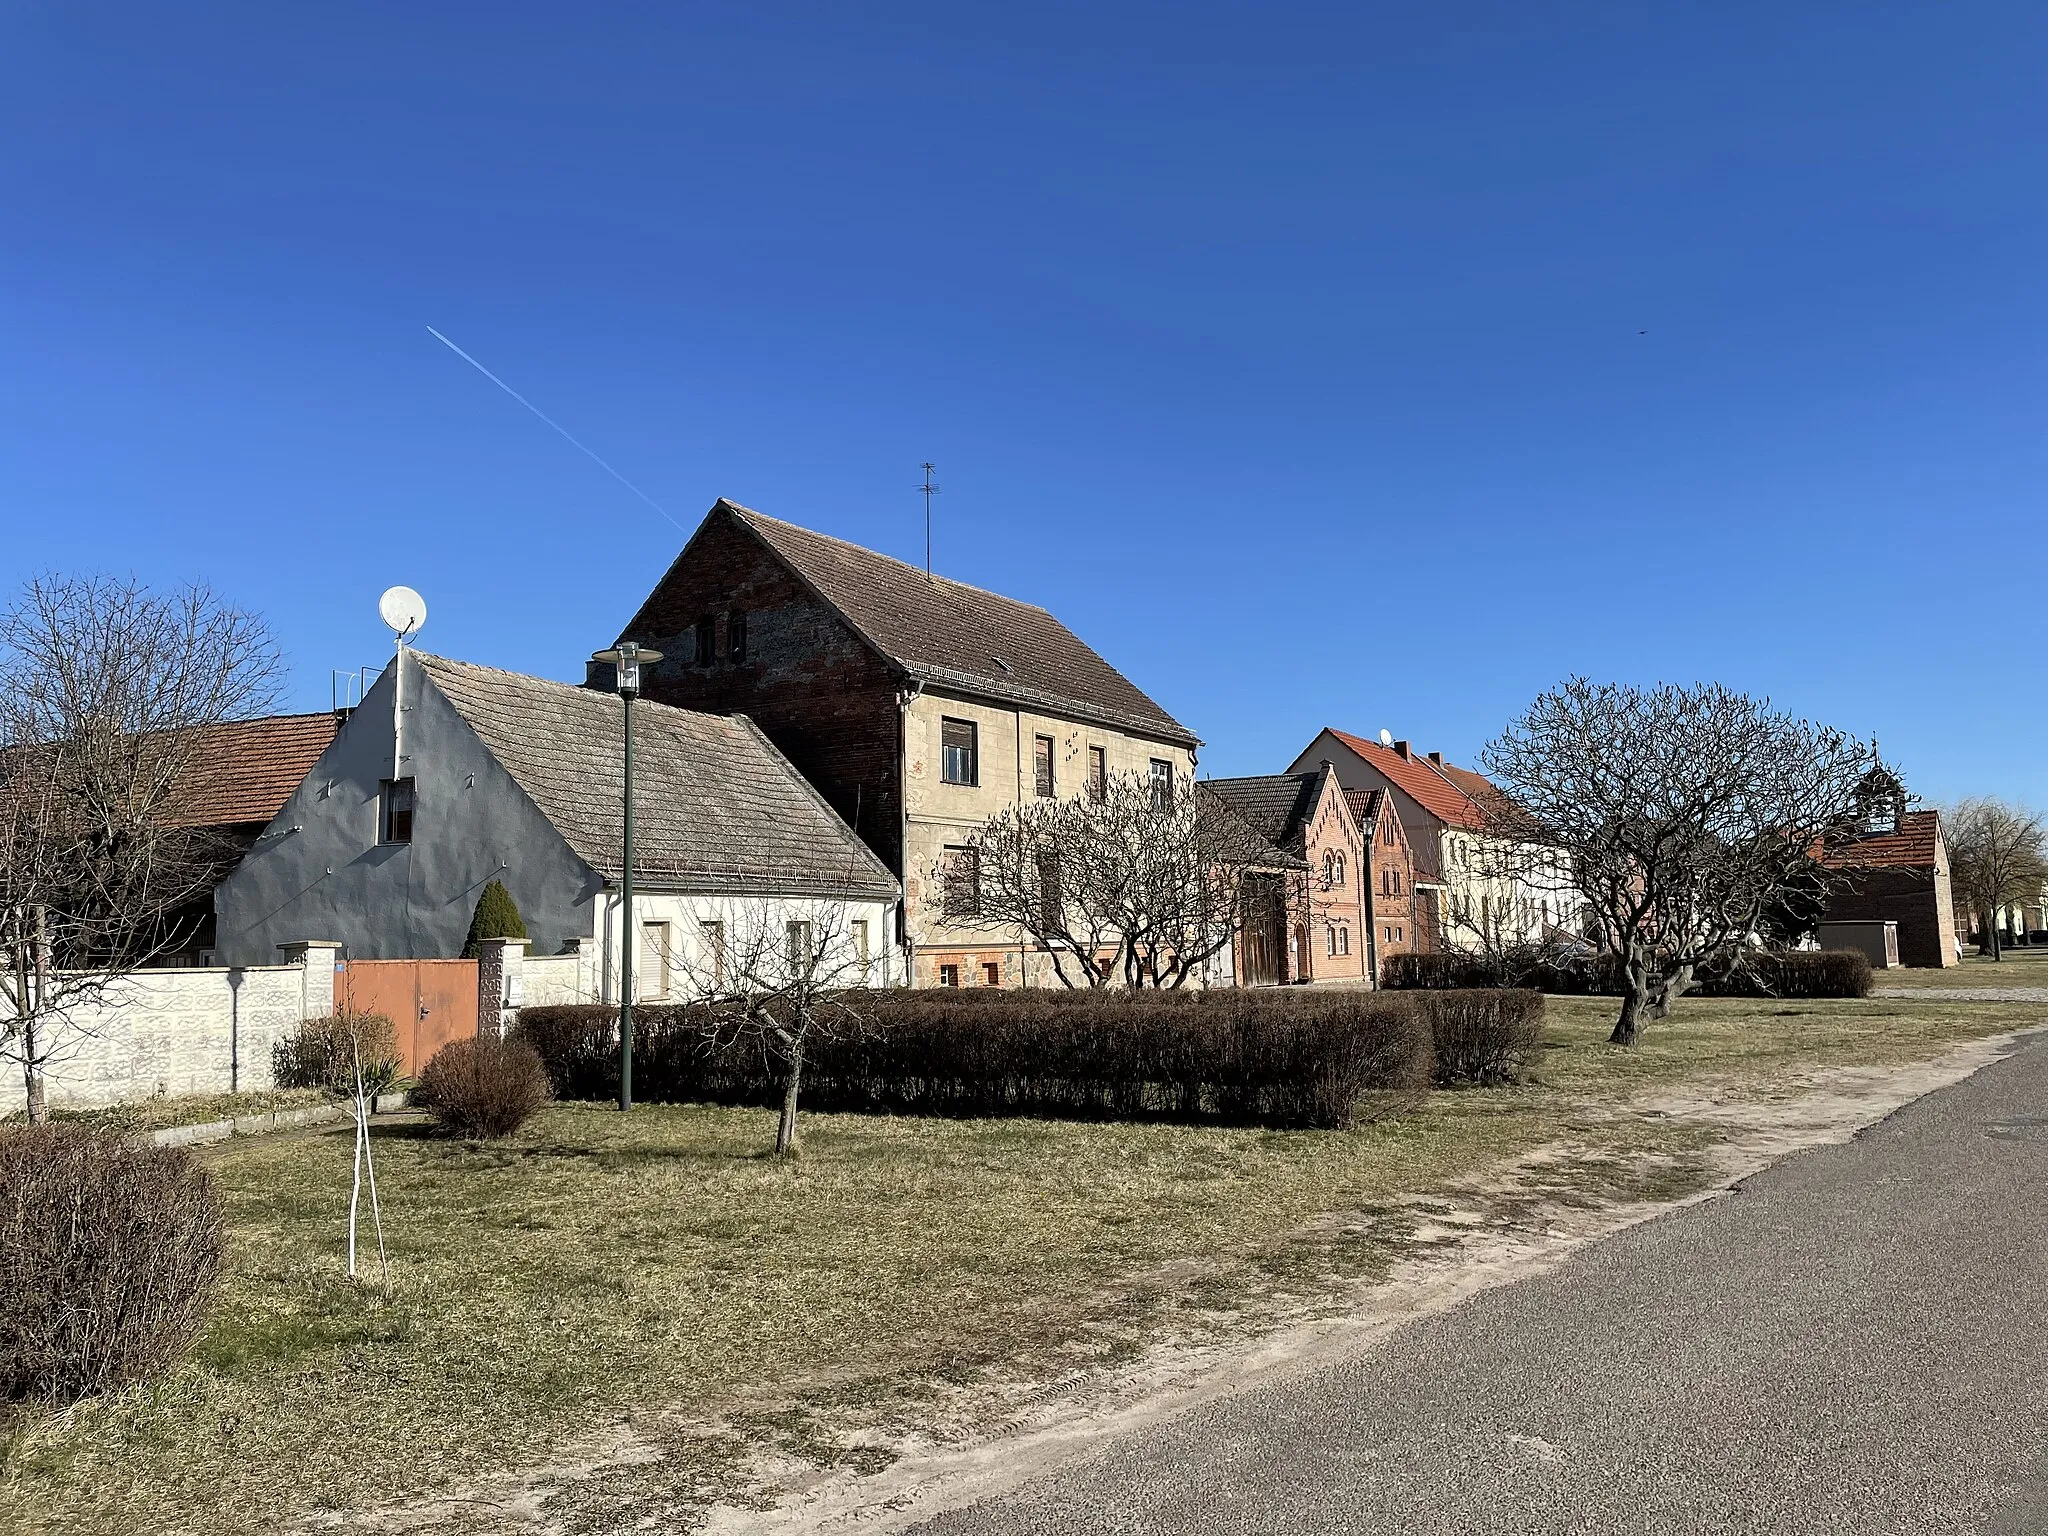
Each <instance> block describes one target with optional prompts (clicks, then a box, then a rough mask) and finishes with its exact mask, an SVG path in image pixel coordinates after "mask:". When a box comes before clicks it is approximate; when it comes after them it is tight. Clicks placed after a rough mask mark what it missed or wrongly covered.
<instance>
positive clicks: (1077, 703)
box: [712, 500, 1198, 747]
mask: <svg viewBox="0 0 2048 1536" xmlns="http://www.w3.org/2000/svg"><path fill="white" fill-rule="evenodd" d="M721 512H724V513H726V514H727V515H730V516H732V517H734V518H736V519H738V521H739V522H740V523H741V524H742V525H743V526H745V527H747V528H749V529H751V530H752V531H753V532H754V533H755V534H756V535H758V536H759V537H760V539H761V540H762V542H764V543H765V544H767V545H768V547H769V548H770V549H772V550H774V551H775V553H776V554H778V555H780V556H781V557H782V559H783V560H784V561H785V562H786V563H787V564H788V565H789V566H790V568H791V569H793V570H794V571H795V572H796V573H797V575H799V576H801V577H802V578H803V579H804V580H805V581H806V582H808V583H809V584H810V585H811V586H812V587H813V588H814V589H815V590H816V591H817V593H818V595H819V596H821V597H822V598H824V599H825V601H826V602H828V603H830V604H831V605H832V606H833V607H834V608H836V609H837V610H838V611H839V613H840V614H841V615H842V616H843V617H844V618H845V619H846V621H847V622H848V623H849V624H851V625H852V626H853V627H854V628H855V629H856V630H858V631H859V632H860V633H861V634H862V635H864V636H865V637H866V638H867V640H868V642H869V643H870V644H872V645H873V646H874V647H875V649H876V650H878V651H880V652H881V653H882V654H883V655H885V656H887V657H889V658H890V660H892V661H894V662H895V663H896V665H898V666H899V667H901V668H902V669H903V670H904V671H905V672H908V673H909V674H910V675H911V676H912V677H913V678H915V679H919V680H922V681H925V682H928V683H930V684H932V685H933V686H935V687H940V688H956V689H959V690H961V691H962V692H965V693H971V694H981V695H985V696H988V697H992V698H998V699H1003V700H1006V701H1008V702H1011V703H1018V704H1024V705H1027V706H1039V707H1043V708H1045V709H1048V710H1050V711H1052V712H1054V713H1064V714H1079V715H1081V716H1082V717H1084V718H1091V719H1097V720H1100V721H1101V722H1102V723H1103V724H1105V725H1113V726H1118V727H1122V728H1125V729H1130V730H1133V731H1137V732H1139V733H1141V734H1146V735H1151V736H1154V737H1157V738H1159V739H1161V740H1165V741H1171V742H1176V743H1179V744H1181V745H1184V746H1188V747H1193V746H1196V745H1197V744H1198V743H1197V741H1196V738H1195V736H1194V734H1193V733H1192V732H1190V731H1189V730H1188V728H1187V727H1186V726H1184V725H1182V724H1181V723H1180V722H1179V721H1177V720H1175V719H1174V718H1173V716H1171V715H1169V714H1168V713H1167V712H1166V711H1165V710H1164V709H1162V708H1160V707H1159V705H1158V704H1156V703H1154V702H1153V701H1152V700H1151V699H1150V698H1148V697H1147V696H1146V695H1145V694H1144V693H1143V692H1141V691H1140V690H1139V689H1138V687H1137V686H1136V685H1135V684H1134V683H1132V682H1131V680H1130V679H1129V678H1127V677H1125V676H1124V675H1123V674H1122V673H1121V672H1119V671H1117V669H1116V668H1115V667H1112V666H1111V665H1110V664H1109V663H1108V662H1106V661H1104V660H1103V659H1102V657H1101V656H1099V655H1097V654H1096V653H1095V652H1094V651H1093V650H1092V649H1090V648H1089V646H1088V645H1087V644H1085V643H1084V642H1083V641H1082V640H1081V639H1080V637H1079V636H1077V635H1076V634H1075V633H1074V632H1073V631H1072V630H1070V629H1068V628H1067V627H1066V625H1064V624H1062V623H1061V622H1060V621H1059V620H1058V619H1056V618H1054V617H1053V616H1052V615H1051V614H1049V613H1047V612H1046V611H1045V610H1044V609H1043V608H1039V607H1036V606H1034V605H1032V604H1030V603H1020V602H1018V601H1016V600H1015V599H1014V598H1008V597H1000V596H998V595H997V594H995V593H993V592H984V591H982V590H981V588H979V587H970V586H967V585H966V584H964V583H962V582H958V581H950V580H948V579H947V578H945V577H943V576H927V575H926V574H925V573H924V572H923V571H921V570H919V569H918V568H917V567H916V566H914V565H906V564H904V563H903V562H902V561H901V560H892V559H890V558H889V557H888V556H887V555H881V554H877V553H875V551H873V550H871V549H863V548H861V547H860V546H859V545H858V544H849V543H847V542H846V541H845V540H844V539H834V538H829V537H827V536H826V535H824V534H822V533H813V532H812V531H811V530H810V529H808V528H799V527H797V526H796V524H794V523H785V522H782V521H781V520H779V519H777V518H773V517H766V516H764V515H762V514H761V513H759V512H755V511H752V510H751V509H749V508H746V507H742V506H740V505H738V504H737V503H735V502H730V501H725V500H720V501H719V502H718V504H717V505H716V506H714V507H713V508H712V515H713V516H717V515H719V514H720V513H721Z"/></svg>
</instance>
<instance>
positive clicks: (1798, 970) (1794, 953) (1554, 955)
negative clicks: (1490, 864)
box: [1380, 949, 1875, 997]
mask: <svg viewBox="0 0 2048 1536" xmlns="http://www.w3.org/2000/svg"><path fill="white" fill-rule="evenodd" d="M1874 979H1875V977H1874V973H1873V972H1872V971H1871V968H1870V961H1869V959H1868V958H1866V957H1865V956H1864V955H1863V954H1862V953H1861V952H1859V951H1857V950H1852V949H1827V950H1802V949H1794V950H1745V951H1743V952H1741V953H1740V954H1737V955H1734V956H1732V957H1731V958H1730V960H1729V962H1728V963H1727V964H1725V965H1722V966H1717V967H1715V968H1714V969H1712V970H1708V971H1702V972H1700V973H1699V975H1698V976H1696V977H1695V978H1694V981H1693V985H1692V988H1691V990H1689V991H1688V992H1687V993H1686V996H1687V997H1868V996H1869V995H1870V989H1871V986H1872V984H1873V981H1874ZM1380 985H1381V986H1382V987H1384V988H1386V989H1387V990H1389V991H1424V992H1437V991H1448V990H1456V989H1462V988H1498V987H1531V988H1534V989H1535V990H1537V991H1539V992H1551V993H1556V994H1560V995H1564V996H1570V997H1589V996H1590V997H1619V996H1621V994H1622V991H1623V986H1622V976H1621V957H1620V956H1619V955H1615V954H1599V955H1591V956H1587V957H1585V958H1583V959H1576V960H1575V959H1570V958H1567V957H1563V956H1560V955H1559V953H1558V952H1557V951H1554V950H1551V951H1542V950H1527V951H1522V952H1519V953H1509V954H1507V955H1502V956H1493V955H1468V954H1458V953H1446V954H1428V955H1389V956H1387V958H1386V959H1385V960H1384V961H1383V962H1382V963H1381V966H1380Z"/></svg>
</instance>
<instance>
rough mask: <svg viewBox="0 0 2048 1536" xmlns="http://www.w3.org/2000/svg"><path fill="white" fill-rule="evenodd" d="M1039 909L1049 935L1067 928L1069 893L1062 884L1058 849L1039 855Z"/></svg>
mask: <svg viewBox="0 0 2048 1536" xmlns="http://www.w3.org/2000/svg"><path fill="white" fill-rule="evenodd" d="M1038 907H1039V914H1040V916H1039V923H1040V925H1041V926H1042V927H1043V928H1044V929H1045V931H1046V932H1047V933H1057V932H1059V931H1060V929H1061V928H1063V927H1064V926H1065V922H1066V915H1067V893H1066V889H1065V887H1063V886H1062V885H1061V884H1060V856H1059V851H1058V850H1057V849H1053V848H1042V849H1040V850H1039V853H1038Z"/></svg>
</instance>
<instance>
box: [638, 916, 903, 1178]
mask: <svg viewBox="0 0 2048 1536" xmlns="http://www.w3.org/2000/svg"><path fill="white" fill-rule="evenodd" d="M716 910H717V914H718V915H717V916H716V917H710V918H706V919H704V920H703V921H702V922H701V923H700V924H699V942H698V944H697V946H696V948H694V949H692V950H690V951H688V952H687V953H685V954H683V955H681V956H678V957H676V961H677V962H679V963H677V964H676V968H677V969H678V970H680V972H681V973H682V975H683V976H684V978H685V979H686V981H687V985H688V987H689V990H690V992H691V993H692V994H693V995H694V996H695V997H696V998H697V999H699V1000H700V1001H701V1002H703V1003H705V1004H707V1005H708V1006H707V1008H706V1010H705V1013H704V1019H705V1030H706V1036H707V1040H706V1043H707V1045H709V1046H720V1045H732V1044H735V1043H740V1044H745V1043H751V1044H753V1045H755V1046H757V1047H758V1048H759V1049H760V1050H761V1051H762V1053H763V1055H764V1056H766V1057H767V1059H768V1060H769V1061H771V1062H773V1063H774V1064H775V1066H776V1067H777V1069H778V1070H779V1071H780V1073H781V1075H782V1115H781V1118H780V1119H779V1120H778V1121H777V1122H776V1126H775V1150H776V1152H777V1153H778V1154H783V1153H788V1152H790V1151H793V1150H794V1149H795V1147H796V1112H797V1098H798V1095H799V1094H800V1093H801V1092H802V1089H803V1076H804V1061H805V1058H806V1056H807V1054H808V1053H809V1051H810V1049H811V1048H812V1047H813V1046H814V1045H817V1044H819V1043H821V1042H824V1041H829V1040H840V1039H846V1038H848V1037H850V1036H855V1035H858V1034H860V1033H861V1032H862V1031H864V1030H865V1029H866V1028H867V1015H866V1013H865V1011H864V1010H863V1009H862V1007H861V1006H860V989H862V988H864V987H866V986H867V985H868V983H869V977H870V967H871V966H875V965H878V964H880V962H879V961H877V960H875V959H873V958H872V957H871V956H870V954H869V952H868V950H867V946H866V943H865V942H864V929H863V927H862V926H861V923H860V920H859V919H857V918H854V917H853V916H852V915H851V914H850V912H849V911H848V909H847V907H846V905H845V904H844V903H841V902H834V901H822V900H821V901H797V902H792V901H769V900H766V899H762V898H748V899H740V900H734V901H730V902H726V903H723V904H722V905H721V906H719V907H718V908H717V909H716Z"/></svg>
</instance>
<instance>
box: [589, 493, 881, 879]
mask: <svg viewBox="0 0 2048 1536" xmlns="http://www.w3.org/2000/svg"><path fill="white" fill-rule="evenodd" d="M733 609H740V610H742V611H743V612H745V614H746V616H747V622H746V630H747V633H746V641H747V644H746V656H745V658H744V659H743V660H741V661H738V662H734V661H732V660H730V658H729V650H728V647H729V636H728V633H727V623H726V616H727V615H728V614H729V613H730V612H731V611H732V610H733ZM707 616H708V617H713V618H714V619H715V621H716V630H717V645H716V648H715V652H714V658H715V659H714V660H713V662H712V664H711V665H710V666H708V667H707V666H700V665H698V664H697V662H696V654H695V652H696V643H695V629H696V624H697V621H698V620H699V619H700V618H704V617H707ZM625 633H626V635H628V636H630V637H631V638H632V639H635V640H638V641H640V642H641V643H643V644H647V645H652V646H654V647H655V648H656V649H657V650H659V651H661V652H662V653H663V656H664V660H663V661H662V663H661V665H660V666H658V667H657V668H655V669H654V671H653V672H652V673H651V674H649V675H648V677H647V679H646V681H645V683H644V688H645V692H646V695H647V697H648V698H650V699H655V700H658V701H660V702H661V703H663V704H677V705H681V706H683V707H684V708H686V709H701V710H708V711H712V712H714V713H718V714H732V713H742V714H746V715H749V716H751V717H752V718H753V720H754V722H755V723H756V724H757V725H759V726H760V727H761V729H762V730H763V731H765V732H767V734H768V738H769V740H771V741H773V742H774V743H775V745H776V746H778V747H779V748H781V749H782V752H783V754H784V755H785V756H787V757H788V758H789V760H790V761H791V762H792V763H793V764H795V765H796V769H797V771H798V772H799V773H801V774H803V776H804V777H805V778H807V779H809V780H810V781H811V783H812V784H813V785H814V786H816V788H817V789H818V791H819V793H821V794H822V795H824V797H825V798H826V799H827V800H828V801H830V802H831V804H832V808H833V809H834V810H836V811H837V812H838V813H839V814H840V815H841V816H842V817H844V818H845V820H846V823H847V825H849V826H851V827H852V828H853V829H854V830H855V831H856V832H858V833H859V834H860V835H861V837H862V838H863V839H865V840H866V842H867V845H868V846H869V847H870V848H872V849H874V851H875V854H876V856H877V857H878V858H880V859H881V860H882V862H883V863H884V864H886V865H888V866H889V868H890V869H891V870H893V871H895V872H896V874H897V875H899V876H900V875H901V874H902V873H903V864H902V851H901V839H902V826H901V818H902V809H903V799H902V777H901V771H900V768H899V751H898V748H899V741H898V737H899V720H898V712H897V706H896V689H897V686H898V685H897V682H896V679H895V677H894V675H893V672H892V669H891V668H890V666H889V665H888V663H886V662H885V661H883V660H882V658H881V657H879V656H877V655H876V654H875V652H874V651H873V650H872V649H870V648H869V647H868V646H867V645H866V644H865V643H864V642H862V641H861V640H860V639H859V638H858V637H857V636H856V635H855V634H854V633H853V631H852V630H851V629H849V628H848V627H847V626H846V624H845V623H844V622H843V621H842V620H841V619H840V618H839V616H838V615H837V614H836V613H834V612H833V611H832V609H830V608H829V607H827V606H826V605H825V604H824V603H822V602H820V601H819V600H818V599H817V598H816V597H815V596H814V595H813V594H812V593H811V591H810V589H809V588H808V587H806V586H804V584H803V583H802V582H800V581H798V580H797V579H796V577H795V576H793V575H791V574H790V572H789V570H788V568H787V567H786V566H784V565H783V564H782V563H781V562H780V561H779V560H777V559H775V558H774V557H773V556H772V555H770V554H769V553H768V551H767V550H766V548H765V547H764V546H763V545H762V544H761V541H760V540H759V539H757V538H756V537H755V536H754V535H753V534H752V533H750V532H748V531H747V530H746V529H745V528H744V527H742V526H741V525H740V524H739V523H738V521H737V520H736V519H734V518H732V517H731V516H729V515H727V514H724V513H720V514H717V515H715V516H713V517H712V518H710V519H709V520H707V521H706V523H705V524H704V526H703V528H702V529H701V530H699V532H698V534H697V536H696V537H695V538H694V539H692V540H691V542H690V545H689V547H688V548H687V549H685V550H684V551H683V553H682V554H681V555H680V556H679V557H678V558H677V560H676V562H675V564H674V565H672V566H671V567H670V568H669V571H668V574H667V575H665V576H664V577H662V579H661V582H660V584H659V585H657V586H656V588H655V589H654V591H653V593H652V594H651V595H650V596H649V597H648V599H647V601H646V602H645V603H644V604H643V605H642V606H641V609H640V612H639V613H638V614H636V615H635V616H634V619H633V622H632V624H631V625H630V626H629V627H628V628H627V630H626V632H625Z"/></svg>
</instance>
